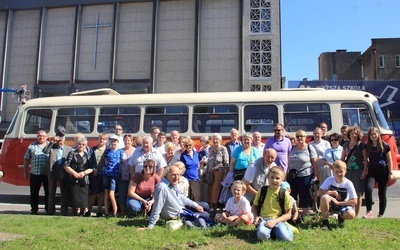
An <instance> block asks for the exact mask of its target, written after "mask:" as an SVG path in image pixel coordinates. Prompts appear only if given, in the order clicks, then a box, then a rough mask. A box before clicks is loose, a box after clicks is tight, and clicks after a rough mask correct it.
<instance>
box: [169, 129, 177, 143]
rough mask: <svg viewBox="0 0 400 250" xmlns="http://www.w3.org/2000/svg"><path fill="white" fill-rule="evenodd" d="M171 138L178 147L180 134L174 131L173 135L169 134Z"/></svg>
mask: <svg viewBox="0 0 400 250" xmlns="http://www.w3.org/2000/svg"><path fill="white" fill-rule="evenodd" d="M169 138H170V140H171V142H172V143H173V144H175V145H178V143H179V132H178V131H177V130H172V131H171V133H169Z"/></svg>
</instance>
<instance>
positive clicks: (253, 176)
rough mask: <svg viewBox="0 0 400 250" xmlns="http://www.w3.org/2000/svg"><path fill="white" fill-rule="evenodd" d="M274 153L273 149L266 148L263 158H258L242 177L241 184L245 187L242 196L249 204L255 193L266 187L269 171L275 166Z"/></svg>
mask: <svg viewBox="0 0 400 250" xmlns="http://www.w3.org/2000/svg"><path fill="white" fill-rule="evenodd" d="M276 155H277V154H276V151H275V149H273V148H267V149H266V150H265V151H264V153H263V157H260V158H258V159H257V160H255V161H254V162H253V163H250V165H249V166H248V167H247V169H246V173H245V174H244V177H243V183H244V184H245V185H246V190H247V191H246V194H245V195H244V196H245V197H246V198H247V199H248V200H249V201H250V203H252V202H253V200H254V197H256V194H257V191H258V190H259V189H260V188H261V187H263V186H268V173H269V170H270V169H271V168H272V167H273V166H276V163H275V159H276Z"/></svg>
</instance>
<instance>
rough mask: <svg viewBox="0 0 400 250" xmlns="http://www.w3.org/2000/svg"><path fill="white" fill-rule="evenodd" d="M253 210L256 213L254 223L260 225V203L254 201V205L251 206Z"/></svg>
mask: <svg viewBox="0 0 400 250" xmlns="http://www.w3.org/2000/svg"><path fill="white" fill-rule="evenodd" d="M251 212H252V213H253V215H254V224H255V225H258V224H259V223H260V221H261V220H262V217H261V216H259V215H258V205H256V204H254V203H253V206H251Z"/></svg>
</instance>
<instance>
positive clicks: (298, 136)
mask: <svg viewBox="0 0 400 250" xmlns="http://www.w3.org/2000/svg"><path fill="white" fill-rule="evenodd" d="M303 137H305V136H304V135H296V138H303Z"/></svg>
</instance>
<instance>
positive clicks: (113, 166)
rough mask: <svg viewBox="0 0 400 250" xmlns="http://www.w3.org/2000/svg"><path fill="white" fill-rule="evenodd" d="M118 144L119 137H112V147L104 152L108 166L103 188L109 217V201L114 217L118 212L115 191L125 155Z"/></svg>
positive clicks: (104, 175)
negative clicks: (120, 164)
mask: <svg viewBox="0 0 400 250" xmlns="http://www.w3.org/2000/svg"><path fill="white" fill-rule="evenodd" d="M118 142H119V137H118V135H112V136H110V147H109V148H107V149H106V150H105V152H104V156H105V161H106V164H105V167H104V173H103V188H104V208H105V215H106V216H108V205H109V201H110V202H111V206H112V208H113V216H116V214H117V210H118V207H117V202H116V201H115V190H116V189H117V183H118V176H119V163H120V161H121V159H122V155H123V151H122V150H121V149H119V148H118V146H119V145H118ZM109 199H110V200H109Z"/></svg>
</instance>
